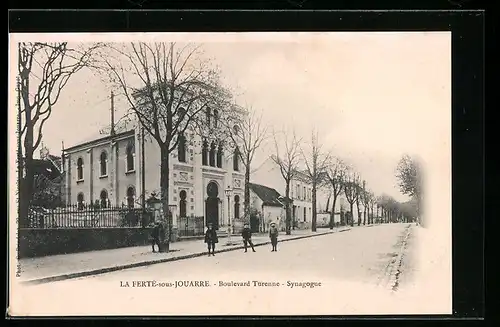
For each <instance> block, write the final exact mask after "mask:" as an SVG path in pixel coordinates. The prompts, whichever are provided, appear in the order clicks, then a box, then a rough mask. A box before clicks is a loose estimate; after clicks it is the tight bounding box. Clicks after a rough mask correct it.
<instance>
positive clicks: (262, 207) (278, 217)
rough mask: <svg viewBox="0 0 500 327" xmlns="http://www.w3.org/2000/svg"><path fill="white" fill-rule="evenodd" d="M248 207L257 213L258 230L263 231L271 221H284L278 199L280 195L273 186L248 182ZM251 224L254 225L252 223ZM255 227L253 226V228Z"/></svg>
mask: <svg viewBox="0 0 500 327" xmlns="http://www.w3.org/2000/svg"><path fill="white" fill-rule="evenodd" d="M249 188H250V208H251V209H252V210H253V211H255V212H258V213H259V216H260V221H259V224H258V226H259V228H258V230H259V231H261V232H265V231H266V230H267V226H269V224H270V223H271V222H275V223H277V224H278V225H279V224H280V222H284V219H285V210H284V207H283V203H282V202H281V201H280V197H281V195H280V194H279V192H278V191H276V190H275V189H274V188H271V187H267V186H264V185H260V184H255V183H250V184H249ZM251 225H253V226H255V222H254V224H252V222H251ZM255 229H256V228H254V230H255Z"/></svg>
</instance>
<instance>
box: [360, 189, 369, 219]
mask: <svg viewBox="0 0 500 327" xmlns="http://www.w3.org/2000/svg"><path fill="white" fill-rule="evenodd" d="M361 195H362V196H361V200H362V202H363V225H366V212H367V210H368V202H369V200H370V199H369V197H368V192H367V191H366V182H365V181H363V189H362V190H361ZM369 213H370V212H368V214H369ZM368 219H369V218H368ZM369 223H370V222H369V221H368V224H369Z"/></svg>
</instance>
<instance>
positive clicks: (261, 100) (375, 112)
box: [43, 32, 451, 201]
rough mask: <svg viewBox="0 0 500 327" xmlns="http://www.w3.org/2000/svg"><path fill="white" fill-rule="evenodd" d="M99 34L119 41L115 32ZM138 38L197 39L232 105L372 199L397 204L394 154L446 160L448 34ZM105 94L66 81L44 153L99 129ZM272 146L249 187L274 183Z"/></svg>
mask: <svg viewBox="0 0 500 327" xmlns="http://www.w3.org/2000/svg"><path fill="white" fill-rule="evenodd" d="M66 37H68V38H69V36H66ZM87 37H88V36H87ZM102 37H103V38H104V39H106V40H110V39H111V40H114V41H120V40H125V36H123V35H119V36H117V35H114V36H110V35H106V36H102ZM148 37H150V39H151V40H158V41H166V42H168V41H171V40H173V39H177V40H179V39H180V38H182V40H184V41H185V40H186V37H188V38H189V41H192V42H200V43H202V44H203V48H204V50H205V54H206V55H207V56H210V57H212V58H213V59H214V60H215V62H216V63H217V64H218V65H219V66H220V68H221V72H222V78H223V83H224V84H225V85H227V86H229V88H231V89H234V90H235V91H236V94H237V98H236V101H237V102H238V104H240V105H243V106H247V107H250V108H252V110H257V111H260V112H263V114H264V116H265V121H266V123H267V124H269V126H270V128H273V127H274V128H276V129H278V130H279V129H283V128H286V129H287V130H289V131H291V130H295V131H296V133H297V135H299V136H300V137H302V138H303V139H305V140H306V141H307V140H309V139H310V135H311V131H312V129H316V130H317V131H318V133H319V139H320V142H321V144H322V147H323V148H324V149H325V150H328V151H330V152H331V153H333V154H334V155H336V156H339V157H340V158H343V159H344V160H345V161H347V162H348V163H349V164H350V165H352V166H353V167H354V168H355V170H356V171H357V172H358V173H359V174H360V176H361V177H362V178H363V179H364V180H366V185H367V188H368V189H371V190H372V191H374V192H375V193H376V194H382V193H385V194H388V195H391V196H393V197H394V198H395V199H396V200H399V201H405V200H407V197H406V196H404V195H402V194H401V193H400V192H399V188H398V186H397V179H396V177H395V169H396V166H397V163H398V161H399V159H400V158H401V156H402V155H403V154H404V153H408V154H411V155H417V156H419V157H420V158H421V159H422V160H423V162H425V163H427V167H428V168H427V169H437V170H438V171H439V169H440V168H439V167H444V162H447V161H446V160H451V159H450V158H451V152H450V151H451V150H450V148H449V147H450V145H451V127H450V126H451V122H450V119H451V34H450V33H447V32H414V33H402V32H395V33H361V32H354V33H353V32H350V33H240V34H238V33H221V34H217V35H214V34H202V33H200V34H183V35H180V34H176V35H172V34H164V35H158V36H154V37H153V36H152V35H149V36H148ZM135 38H137V36H135ZM83 39H84V38H82V37H81V36H80V37H79V36H74V37H73V38H72V39H71V40H83ZM143 39H144V38H141V40H143ZM110 91H111V89H110V87H109V86H108V85H106V84H104V83H103V82H102V81H101V80H100V79H99V78H98V77H96V76H95V75H94V74H93V73H91V72H88V71H81V72H80V73H79V74H78V75H75V76H74V77H73V78H72V79H71V80H70V82H69V83H68V85H67V87H66V89H65V90H64V93H63V94H62V95H61V97H60V99H59V101H58V103H57V104H56V105H55V106H54V108H53V114H52V117H51V119H50V120H49V121H48V122H47V124H46V126H45V129H44V136H43V142H44V145H45V146H47V147H48V148H49V149H50V151H51V153H54V154H59V153H60V150H61V142H64V144H65V146H66V147H67V146H71V145H75V144H78V143H79V142H81V141H82V140H86V139H88V138H89V137H92V136H94V135H96V134H98V131H99V129H100V128H102V127H104V126H105V125H108V124H109V119H110V118H109V117H110V111H109V108H110V102H109V94H110ZM123 100H124V99H120V97H119V96H118V97H117V98H116V100H115V106H116V116H117V117H118V118H119V117H120V115H123V113H124V112H125V110H126V109H125V108H126V104H125V102H124V101H123ZM273 146H274V145H273V144H272V143H270V142H269V143H268V146H263V147H262V149H261V150H260V151H259V153H257V155H256V158H255V160H254V169H256V172H255V173H254V176H253V177H252V180H253V181H254V182H257V183H264V182H267V183H268V184H269V183H272V184H273V186H275V185H276V184H279V183H280V182H281V181H280V178H279V175H278V174H277V171H276V170H275V169H273V168H274V167H273V165H272V163H271V162H270V161H266V159H267V158H268V157H269V155H271V154H273ZM271 180H272V182H270V181H271Z"/></svg>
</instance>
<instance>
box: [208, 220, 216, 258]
mask: <svg viewBox="0 0 500 327" xmlns="http://www.w3.org/2000/svg"><path fill="white" fill-rule="evenodd" d="M205 243H207V247H208V256H210V249H212V253H211V254H212V255H213V256H215V253H214V251H215V243H219V239H218V237H217V231H216V230H215V229H214V228H213V226H212V224H208V229H207V231H206V232H205Z"/></svg>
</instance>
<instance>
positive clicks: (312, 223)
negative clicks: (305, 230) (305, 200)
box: [311, 181, 317, 232]
mask: <svg viewBox="0 0 500 327" xmlns="http://www.w3.org/2000/svg"><path fill="white" fill-rule="evenodd" d="M316 219H317V214H316V181H313V187H312V222H311V229H312V231H313V232H315V231H316Z"/></svg>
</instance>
